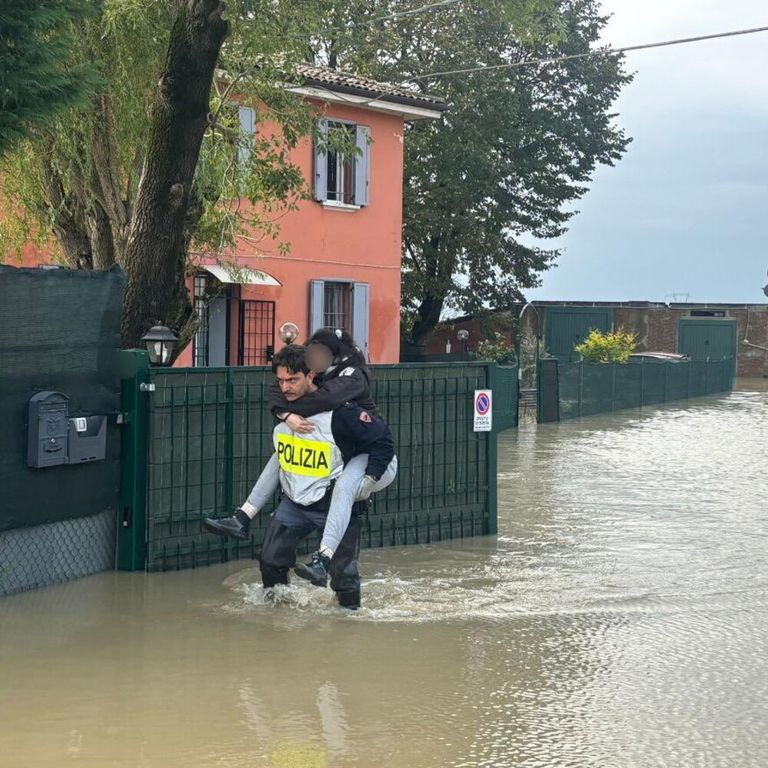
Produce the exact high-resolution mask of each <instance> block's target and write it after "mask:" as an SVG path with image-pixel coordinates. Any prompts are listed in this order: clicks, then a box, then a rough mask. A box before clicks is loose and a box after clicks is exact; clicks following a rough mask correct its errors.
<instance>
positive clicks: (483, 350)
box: [473, 331, 515, 364]
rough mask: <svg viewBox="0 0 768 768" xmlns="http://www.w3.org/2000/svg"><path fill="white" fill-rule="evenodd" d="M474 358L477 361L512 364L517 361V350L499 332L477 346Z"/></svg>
mask: <svg viewBox="0 0 768 768" xmlns="http://www.w3.org/2000/svg"><path fill="white" fill-rule="evenodd" d="M473 357H475V358H476V359H477V360H492V361H493V362H495V363H499V364H503V363H511V362H513V361H514V360H515V348H514V347H513V346H512V345H511V344H510V343H509V342H508V341H507V337H506V336H505V335H504V334H503V333H500V332H498V331H497V332H496V333H495V334H494V335H493V337H492V338H490V339H483V340H482V341H481V342H480V343H479V344H478V345H477V350H476V352H475V353H474V355H473Z"/></svg>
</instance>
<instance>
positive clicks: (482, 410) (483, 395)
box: [475, 389, 493, 432]
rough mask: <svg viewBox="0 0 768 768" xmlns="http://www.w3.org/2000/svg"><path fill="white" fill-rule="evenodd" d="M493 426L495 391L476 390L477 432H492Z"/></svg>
mask: <svg viewBox="0 0 768 768" xmlns="http://www.w3.org/2000/svg"><path fill="white" fill-rule="evenodd" d="M492 427H493V392H492V391H491V390H490V389H476V390H475V432H490V431H491V429H492Z"/></svg>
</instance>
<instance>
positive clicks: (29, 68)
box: [0, 0, 97, 153]
mask: <svg viewBox="0 0 768 768" xmlns="http://www.w3.org/2000/svg"><path fill="white" fill-rule="evenodd" d="M90 12H92V3H91V2H88V0H3V2H2V5H0V153H2V152H4V151H7V150H8V148H9V147H11V146H12V145H13V144H15V143H16V142H18V141H19V140H21V139H22V138H23V137H25V136H28V135H30V134H31V133H34V132H35V131H36V130H37V129H38V128H40V127H42V126H45V125H48V124H50V122H51V120H52V118H53V117H54V116H55V115H57V114H58V113H60V112H61V110H62V109H64V108H66V107H69V106H72V105H77V104H83V103H85V101H86V100H87V98H88V97H89V96H90V95H91V94H92V93H93V89H94V88H95V86H96V83H97V78H96V73H95V69H94V67H92V66H89V65H87V64H86V63H84V62H79V61H77V57H76V56H75V49H76V42H75V35H74V29H75V22H77V21H80V20H82V19H83V18H85V17H86V16H87V15H88V14H89V13H90Z"/></svg>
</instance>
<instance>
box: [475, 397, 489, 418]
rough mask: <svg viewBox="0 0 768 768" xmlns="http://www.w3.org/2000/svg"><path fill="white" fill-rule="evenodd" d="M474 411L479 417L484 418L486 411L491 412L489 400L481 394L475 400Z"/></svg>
mask: <svg viewBox="0 0 768 768" xmlns="http://www.w3.org/2000/svg"><path fill="white" fill-rule="evenodd" d="M475 410H476V411H477V413H478V414H479V415H480V416H486V415H487V414H488V411H490V410H491V398H490V397H488V395H486V394H485V392H481V393H480V394H479V395H478V396H477V399H476V400H475Z"/></svg>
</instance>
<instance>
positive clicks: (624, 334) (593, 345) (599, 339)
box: [575, 328, 637, 363]
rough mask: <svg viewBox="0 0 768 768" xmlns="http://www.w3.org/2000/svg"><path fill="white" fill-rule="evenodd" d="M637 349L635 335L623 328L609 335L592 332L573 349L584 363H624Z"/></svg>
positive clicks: (596, 331)
mask: <svg viewBox="0 0 768 768" xmlns="http://www.w3.org/2000/svg"><path fill="white" fill-rule="evenodd" d="M636 348H637V334H635V333H631V332H630V331H627V330H625V329H623V328H617V329H616V330H615V331H612V332H610V333H603V332H602V331H598V330H596V329H595V330H593V331H591V332H590V334H589V336H587V338H586V339H584V341H583V342H582V343H581V344H579V345H578V346H576V347H575V350H576V352H578V353H579V354H580V355H581V357H582V359H583V360H584V362H585V363H626V362H628V361H629V356H630V355H631V354H632V353H633V352H634V351H635V349H636Z"/></svg>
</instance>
